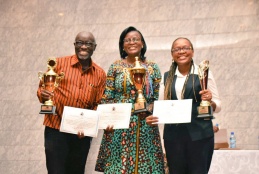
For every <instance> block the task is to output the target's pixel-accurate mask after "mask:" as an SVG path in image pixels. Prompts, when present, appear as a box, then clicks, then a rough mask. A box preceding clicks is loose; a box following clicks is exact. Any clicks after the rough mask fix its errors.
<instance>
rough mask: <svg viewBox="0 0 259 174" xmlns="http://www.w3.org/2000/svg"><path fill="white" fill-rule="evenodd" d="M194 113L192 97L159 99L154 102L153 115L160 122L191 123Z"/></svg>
mask: <svg viewBox="0 0 259 174" xmlns="http://www.w3.org/2000/svg"><path fill="white" fill-rule="evenodd" d="M191 114H192V99H184V100H158V101H155V102H154V111H153V115H154V116H157V117H158V119H159V121H158V124H159V123H170V124H174V123H176V124H177V123H190V122H191Z"/></svg>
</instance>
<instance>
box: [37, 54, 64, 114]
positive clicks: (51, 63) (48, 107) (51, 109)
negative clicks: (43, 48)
mask: <svg viewBox="0 0 259 174" xmlns="http://www.w3.org/2000/svg"><path fill="white" fill-rule="evenodd" d="M47 66H48V71H47V72H46V73H43V72H41V71H40V72H38V77H39V79H40V80H41V82H42V87H43V88H44V89H45V90H47V91H50V92H54V90H55V88H56V87H58V85H59V83H60V80H61V79H63V78H64V73H63V72H62V73H60V75H58V74H57V73H56V72H55V71H54V70H55V68H56V66H57V61H56V58H52V57H51V58H49V59H48V62H47ZM55 112H56V107H55V106H54V102H53V100H52V98H50V99H49V100H47V101H45V102H44V104H43V105H41V111H40V114H55Z"/></svg>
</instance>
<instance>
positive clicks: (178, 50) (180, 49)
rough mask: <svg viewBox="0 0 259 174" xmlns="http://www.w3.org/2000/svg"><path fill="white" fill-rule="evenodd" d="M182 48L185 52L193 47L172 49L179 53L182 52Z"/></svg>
mask: <svg viewBox="0 0 259 174" xmlns="http://www.w3.org/2000/svg"><path fill="white" fill-rule="evenodd" d="M182 50H183V51H184V52H186V51H190V50H192V47H182V48H173V49H172V52H176V53H179V52H181V51H182Z"/></svg>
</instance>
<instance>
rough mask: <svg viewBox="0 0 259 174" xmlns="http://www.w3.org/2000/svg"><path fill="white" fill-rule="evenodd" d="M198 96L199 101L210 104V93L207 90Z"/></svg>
mask: <svg viewBox="0 0 259 174" xmlns="http://www.w3.org/2000/svg"><path fill="white" fill-rule="evenodd" d="M199 94H200V95H201V99H202V100H203V101H209V102H211V99H212V93H211V92H210V91H209V90H207V89H205V90H202V91H200V92H199Z"/></svg>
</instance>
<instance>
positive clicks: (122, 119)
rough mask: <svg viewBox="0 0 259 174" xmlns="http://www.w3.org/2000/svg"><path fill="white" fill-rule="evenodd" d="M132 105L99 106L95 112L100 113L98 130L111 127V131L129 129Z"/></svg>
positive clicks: (113, 104)
mask: <svg viewBox="0 0 259 174" xmlns="http://www.w3.org/2000/svg"><path fill="white" fill-rule="evenodd" d="M131 108H132V103H112V104H100V105H98V107H97V111H99V112H100V121H99V129H106V128H107V126H108V125H110V126H111V125H113V129H127V128H129V122H130V116H131Z"/></svg>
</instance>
